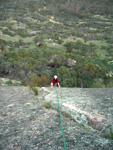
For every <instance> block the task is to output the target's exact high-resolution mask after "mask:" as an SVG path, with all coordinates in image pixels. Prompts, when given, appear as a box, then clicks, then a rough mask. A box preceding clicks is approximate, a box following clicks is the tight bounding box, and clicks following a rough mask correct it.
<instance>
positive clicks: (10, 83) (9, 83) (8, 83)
mask: <svg viewBox="0 0 113 150" xmlns="http://www.w3.org/2000/svg"><path fill="white" fill-rule="evenodd" d="M5 84H7V85H12V84H13V82H12V81H11V80H8V81H6V82H5Z"/></svg>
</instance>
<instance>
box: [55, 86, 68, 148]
mask: <svg viewBox="0 0 113 150" xmlns="http://www.w3.org/2000/svg"><path fill="white" fill-rule="evenodd" d="M55 90H56V93H57V100H58V111H59V116H60V125H61V130H62V138H63V144H64V150H66V144H65V137H64V132H63V124H62V118H61V111H60V104H59V96H58V91H57V88H56V87H55Z"/></svg>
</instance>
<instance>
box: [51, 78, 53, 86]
mask: <svg viewBox="0 0 113 150" xmlns="http://www.w3.org/2000/svg"><path fill="white" fill-rule="evenodd" d="M51 88H53V79H52V80H51Z"/></svg>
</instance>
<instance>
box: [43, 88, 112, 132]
mask: <svg viewBox="0 0 113 150" xmlns="http://www.w3.org/2000/svg"><path fill="white" fill-rule="evenodd" d="M57 90H58V93H59V100H60V105H61V110H62V111H66V112H67V113H68V114H70V115H71V116H72V118H73V119H74V120H75V121H76V122H77V123H79V124H81V125H83V126H84V127H85V128H88V129H90V130H92V131H97V132H98V131H100V132H103V131H104V130H105V128H107V127H108V126H109V125H110V124H112V123H113V112H112V111H111V110H112V109H113V107H112V103H113V89H99V88H98V89H82V88H61V89H57ZM45 100H46V101H49V102H50V103H51V104H52V105H53V106H54V107H57V98H56V91H55V90H53V91H52V92H51V93H50V94H49V95H47V96H46V97H45Z"/></svg>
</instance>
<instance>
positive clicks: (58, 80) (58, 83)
mask: <svg viewBox="0 0 113 150" xmlns="http://www.w3.org/2000/svg"><path fill="white" fill-rule="evenodd" d="M57 83H58V87H60V84H59V79H58V78H57Z"/></svg>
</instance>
